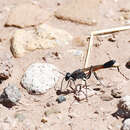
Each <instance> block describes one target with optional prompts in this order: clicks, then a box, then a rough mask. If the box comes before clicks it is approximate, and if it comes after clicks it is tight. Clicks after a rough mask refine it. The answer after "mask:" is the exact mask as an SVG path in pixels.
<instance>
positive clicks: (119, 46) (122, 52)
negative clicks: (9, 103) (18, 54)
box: [0, 0, 130, 130]
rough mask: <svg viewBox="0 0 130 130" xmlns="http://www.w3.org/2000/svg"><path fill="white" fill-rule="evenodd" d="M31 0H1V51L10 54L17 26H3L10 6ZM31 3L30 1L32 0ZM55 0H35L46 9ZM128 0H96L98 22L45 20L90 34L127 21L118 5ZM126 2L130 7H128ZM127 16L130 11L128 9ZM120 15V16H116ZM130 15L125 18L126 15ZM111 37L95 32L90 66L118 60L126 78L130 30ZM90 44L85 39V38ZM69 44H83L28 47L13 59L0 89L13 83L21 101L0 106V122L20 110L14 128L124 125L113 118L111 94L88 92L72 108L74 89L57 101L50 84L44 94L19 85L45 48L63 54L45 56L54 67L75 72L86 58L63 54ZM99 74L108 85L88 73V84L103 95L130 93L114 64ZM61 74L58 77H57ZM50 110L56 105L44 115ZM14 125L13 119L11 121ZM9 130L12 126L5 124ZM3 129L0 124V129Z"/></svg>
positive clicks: (79, 129)
mask: <svg viewBox="0 0 130 130" xmlns="http://www.w3.org/2000/svg"><path fill="white" fill-rule="evenodd" d="M30 1H31V0H30ZM24 2H29V1H27V0H21V1H17V0H10V1H9V0H4V1H2V0H1V1H0V30H1V31H0V39H1V43H0V51H1V52H3V53H6V52H7V53H9V54H10V55H12V54H11V52H10V38H11V36H12V33H13V32H14V30H15V29H16V28H15V27H4V23H5V21H6V19H7V16H8V11H7V10H8V8H10V7H12V6H14V5H17V4H20V3H24ZM31 2H32V1H31ZM57 2H59V1H57V0H53V1H51V2H50V1H49V0H44V1H42V0H39V1H38V3H39V4H40V5H41V7H43V8H45V9H48V10H49V9H50V10H56V8H57ZM127 3H129V0H118V1H117V2H115V1H114V0H109V1H108V0H104V1H102V2H101V4H100V22H99V23H98V25H96V26H87V25H83V24H77V23H74V22H73V23H72V22H69V21H64V20H59V19H57V18H55V17H51V18H50V19H49V20H48V21H47V23H48V24H50V25H53V26H55V27H58V28H61V29H64V30H66V31H68V32H69V33H71V34H72V35H73V36H74V37H80V36H86V37H87V36H88V35H89V33H90V32H91V31H93V30H101V29H107V28H111V27H118V26H123V25H126V21H125V20H122V19H121V16H122V14H121V12H119V10H120V9H121V8H127V6H128V5H127ZM129 7H130V6H129ZM129 15H130V14H129ZM120 19H121V20H120ZM128 20H129V19H128ZM114 35H115V40H116V41H115V42H111V41H109V40H108V39H109V38H112V37H113V35H112V34H110V35H104V36H98V38H97V37H95V39H94V44H95V45H94V47H93V49H92V53H91V55H90V61H89V65H96V64H102V63H104V62H106V61H109V60H110V59H115V60H116V61H117V63H119V64H120V69H121V72H122V73H124V74H125V75H126V76H127V77H130V70H129V69H127V68H126V67H125V64H126V62H127V61H128V60H129V58H130V37H129V35H130V30H128V31H122V32H116V33H114ZM87 43H88V42H87ZM96 45H98V46H96ZM69 49H78V50H83V51H84V50H85V47H78V46H76V45H71V44H70V45H69V46H66V47H64V48H56V49H55V50H54V49H47V50H36V51H33V52H30V53H29V54H27V55H25V56H24V57H22V58H17V59H15V58H12V62H13V72H12V76H11V78H9V79H8V80H6V81H4V82H2V84H1V87H0V91H1V92H2V91H3V88H5V87H6V86H7V85H8V83H12V84H16V85H17V86H18V87H19V89H20V91H21V93H22V98H21V103H22V104H20V105H18V106H14V107H13V108H10V109H8V108H6V107H4V106H3V105H0V111H1V112H0V122H3V121H4V120H5V118H6V117H10V118H11V119H12V120H15V114H16V113H18V112H20V113H22V114H23V115H24V117H25V120H26V119H27V120H29V123H30V124H29V125H27V122H26V121H25V122H24V121H23V122H18V121H17V125H16V127H15V128H13V130H14V129H17V130H25V129H26V130H33V129H37V130H40V129H41V130H54V129H56V130H120V128H121V126H122V121H123V119H122V118H119V119H117V118H115V117H113V116H112V113H114V112H116V110H117V103H118V101H119V99H117V98H113V99H112V100H111V101H103V100H102V99H101V96H102V93H100V94H97V95H93V96H91V97H88V102H86V101H82V102H77V101H75V102H74V103H73V105H72V106H71V110H70V111H68V109H69V107H70V104H71V103H72V102H73V100H74V97H73V94H69V95H67V96H66V101H65V102H63V103H61V104H58V103H57V102H56V98H57V95H56V92H55V90H54V88H52V89H50V90H48V91H47V93H45V94H44V95H40V96H36V95H29V94H28V93H27V92H26V90H25V89H24V88H22V87H21V85H20V80H21V77H22V75H23V73H24V71H25V70H26V68H27V67H28V66H29V65H30V64H32V63H35V62H42V63H44V62H45V61H44V60H43V59H42V57H46V56H47V55H48V53H51V52H58V53H59V54H60V55H61V59H55V58H53V57H48V58H47V62H48V63H52V64H54V65H55V66H57V67H58V68H59V69H60V70H61V71H62V72H73V71H74V70H76V69H78V68H82V67H83V64H84V61H83V58H81V57H78V56H74V55H70V54H68V53H67V50H69ZM97 74H98V76H99V77H101V78H102V82H103V83H104V84H105V85H106V87H102V86H101V85H97V84H98V81H97V80H96V79H95V78H94V76H92V77H91V79H89V80H88V85H89V87H90V88H97V87H100V88H101V89H102V90H103V91H104V92H105V94H106V95H109V96H110V95H111V90H112V89H114V88H119V89H120V91H121V92H122V93H123V95H129V92H130V87H129V85H130V80H126V79H125V78H124V77H123V76H122V75H120V73H118V71H117V70H116V69H105V70H100V71H98V72H97ZM61 79H62V77H61ZM61 79H60V80H59V82H58V83H57V85H56V87H57V88H58V87H59V86H60V82H61ZM48 103H49V104H50V106H49V107H48V105H47V104H48ZM48 109H56V110H57V111H60V113H58V114H54V113H53V114H50V115H49V116H48V117H45V116H44V112H45V111H47V110H48ZM44 117H45V118H46V119H47V122H46V123H42V122H41V119H42V118H44ZM10 125H12V124H10ZM9 129H11V128H9ZM1 130H2V129H1Z"/></svg>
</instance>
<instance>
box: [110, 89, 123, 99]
mask: <svg viewBox="0 0 130 130" xmlns="http://www.w3.org/2000/svg"><path fill="white" fill-rule="evenodd" d="M111 95H112V96H113V97H114V98H121V96H122V92H121V91H120V90H119V89H117V88H115V89H112V90H111Z"/></svg>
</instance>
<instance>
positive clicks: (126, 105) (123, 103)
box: [117, 96, 130, 118]
mask: <svg viewBox="0 0 130 130" xmlns="http://www.w3.org/2000/svg"><path fill="white" fill-rule="evenodd" d="M117 106H118V108H119V110H122V112H123V115H124V116H125V117H127V118H128V117H130V96H124V97H122V98H121V99H120V101H119V103H118V104H117Z"/></svg>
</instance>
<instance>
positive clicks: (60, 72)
mask: <svg viewBox="0 0 130 130" xmlns="http://www.w3.org/2000/svg"><path fill="white" fill-rule="evenodd" d="M54 70H55V71H57V72H59V73H60V74H62V75H63V76H65V74H64V73H62V72H60V71H59V70H57V69H54Z"/></svg>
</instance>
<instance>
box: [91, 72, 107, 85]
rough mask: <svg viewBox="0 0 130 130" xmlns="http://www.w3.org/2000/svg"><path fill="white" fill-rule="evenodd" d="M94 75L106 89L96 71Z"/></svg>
mask: <svg viewBox="0 0 130 130" xmlns="http://www.w3.org/2000/svg"><path fill="white" fill-rule="evenodd" d="M93 74H94V76H95V78H96V79H97V80H98V81H99V82H100V84H101V85H102V86H103V87H105V85H104V84H103V83H102V82H101V80H100V79H99V77H98V76H97V74H96V72H95V71H94V72H93Z"/></svg>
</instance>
